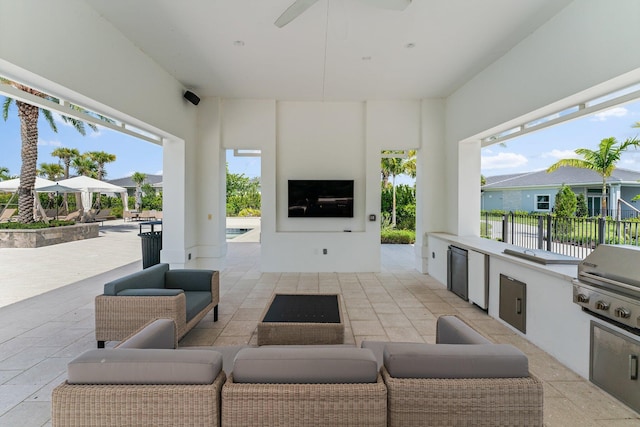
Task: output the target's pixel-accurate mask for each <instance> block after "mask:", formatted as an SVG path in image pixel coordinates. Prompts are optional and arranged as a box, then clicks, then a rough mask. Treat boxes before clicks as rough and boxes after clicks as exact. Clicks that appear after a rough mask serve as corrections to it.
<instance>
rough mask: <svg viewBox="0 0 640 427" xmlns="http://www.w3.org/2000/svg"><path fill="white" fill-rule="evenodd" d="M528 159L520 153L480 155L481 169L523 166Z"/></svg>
mask: <svg viewBox="0 0 640 427" xmlns="http://www.w3.org/2000/svg"><path fill="white" fill-rule="evenodd" d="M527 163H528V160H527V158H526V157H525V156H523V155H522V154H516V153H498V154H496V155H495V156H482V160H481V164H482V169H508V168H517V167H519V166H524V165H526V164H527Z"/></svg>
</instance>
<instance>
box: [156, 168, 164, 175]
mask: <svg viewBox="0 0 640 427" xmlns="http://www.w3.org/2000/svg"><path fill="white" fill-rule="evenodd" d="M154 175H162V169H160V170H159V171H157V172H156V173H154Z"/></svg>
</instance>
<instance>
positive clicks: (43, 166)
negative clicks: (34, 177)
mask: <svg viewBox="0 0 640 427" xmlns="http://www.w3.org/2000/svg"><path fill="white" fill-rule="evenodd" d="M37 172H38V176H41V177H44V178H47V179H49V180H51V181H57V180H59V179H60V177H62V176H64V169H63V167H62V166H60V165H59V164H57V163H40V169H38V171H37ZM54 198H55V196H54V195H53V193H49V207H51V205H53V199H54ZM57 203H58V201H57V200H56V204H57Z"/></svg>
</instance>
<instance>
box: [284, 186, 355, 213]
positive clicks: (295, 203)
mask: <svg viewBox="0 0 640 427" xmlns="http://www.w3.org/2000/svg"><path fill="white" fill-rule="evenodd" d="M294 217H304V218H353V180H337V179H333V180H327V179H324V180H308V179H307V180H296V179H290V180H289V218H294Z"/></svg>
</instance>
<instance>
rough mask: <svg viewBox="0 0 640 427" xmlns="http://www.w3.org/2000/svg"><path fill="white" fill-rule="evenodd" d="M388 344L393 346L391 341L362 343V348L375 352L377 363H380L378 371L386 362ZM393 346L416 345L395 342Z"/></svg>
mask: <svg viewBox="0 0 640 427" xmlns="http://www.w3.org/2000/svg"><path fill="white" fill-rule="evenodd" d="M387 344H392V342H391V341H366V340H365V341H362V343H360V347H362V348H368V349H369V350H371V351H372V352H373V355H374V356H375V357H376V361H377V362H378V369H380V368H381V367H382V363H383V361H384V348H385V346H386V345H387ZM393 344H415V343H408V342H393Z"/></svg>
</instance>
